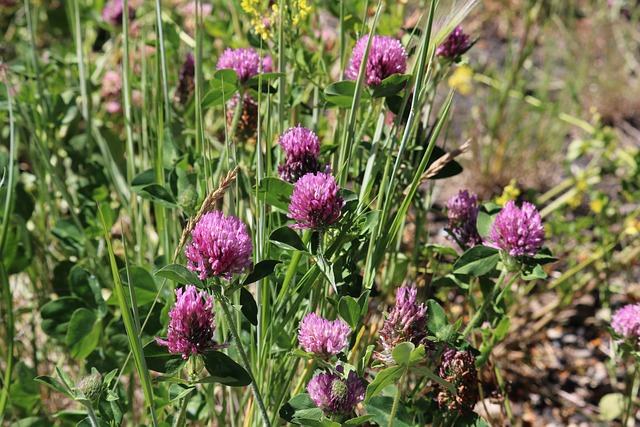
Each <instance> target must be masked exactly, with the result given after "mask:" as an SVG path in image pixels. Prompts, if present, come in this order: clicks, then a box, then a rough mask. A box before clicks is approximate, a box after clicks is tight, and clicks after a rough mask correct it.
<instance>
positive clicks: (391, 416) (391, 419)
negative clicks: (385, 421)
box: [388, 366, 409, 427]
mask: <svg viewBox="0 0 640 427" xmlns="http://www.w3.org/2000/svg"><path fill="white" fill-rule="evenodd" d="M407 372H409V367H408V366H407V367H406V368H405V370H404V373H403V374H402V377H401V378H400V382H399V383H398V392H397V393H396V397H394V398H393V406H392V407H391V413H390V414H389V426H388V427H393V422H394V421H395V418H396V412H398V403H400V389H401V387H402V384H404V380H405V378H406V377H407Z"/></svg>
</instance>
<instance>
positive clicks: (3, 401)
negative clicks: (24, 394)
mask: <svg viewBox="0 0 640 427" xmlns="http://www.w3.org/2000/svg"><path fill="white" fill-rule="evenodd" d="M0 286H1V288H0V289H2V295H3V296H4V303H5V307H6V310H7V312H6V322H7V337H6V339H7V366H6V369H5V371H4V375H3V377H2V394H1V395H0V420H1V419H3V418H4V411H5V408H6V406H7V399H8V397H9V386H10V385H11V376H12V373H13V362H14V359H13V338H14V332H15V326H14V321H13V299H12V298H13V297H12V294H11V287H10V285H9V278H8V277H7V275H6V273H5V271H4V264H3V263H2V262H0Z"/></svg>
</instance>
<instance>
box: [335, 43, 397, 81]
mask: <svg viewBox="0 0 640 427" xmlns="http://www.w3.org/2000/svg"><path fill="white" fill-rule="evenodd" d="M368 40H369V35H368V34H367V35H366V36H364V37H362V38H361V39H360V40H358V41H357V42H356V46H355V47H354V48H353V52H352V53H351V60H350V61H349V65H348V66H347V69H346V70H345V72H344V75H345V77H346V78H348V79H350V80H357V79H358V72H359V71H360V64H362V58H364V51H365V50H366V49H367V42H368ZM406 69H407V53H406V52H405V50H404V47H402V43H400V41H399V40H398V39H395V38H393V37H386V36H373V40H372V41H371V48H370V49H369V56H368V58H367V69H366V74H365V80H364V82H365V84H366V85H367V86H369V87H372V86H377V85H379V84H380V82H381V81H382V80H384V79H386V78H387V77H389V76H391V75H392V74H402V73H404V72H405V70H406Z"/></svg>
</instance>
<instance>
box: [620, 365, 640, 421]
mask: <svg viewBox="0 0 640 427" xmlns="http://www.w3.org/2000/svg"><path fill="white" fill-rule="evenodd" d="M638 365H639V362H638V361H637V360H634V362H633V372H631V375H630V376H631V384H629V381H627V386H629V395H628V398H627V401H626V402H625V411H624V418H623V423H622V425H623V427H626V426H628V425H629V418H630V417H631V414H632V410H633V401H634V400H635V396H637V395H638V386H639V385H640V383H639V382H638V381H637V379H638V367H639V366H638Z"/></svg>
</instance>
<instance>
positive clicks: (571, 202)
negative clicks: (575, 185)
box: [567, 191, 582, 209]
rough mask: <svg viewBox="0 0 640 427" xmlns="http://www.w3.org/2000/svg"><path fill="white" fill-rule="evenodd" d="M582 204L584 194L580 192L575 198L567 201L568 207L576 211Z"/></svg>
mask: <svg viewBox="0 0 640 427" xmlns="http://www.w3.org/2000/svg"><path fill="white" fill-rule="evenodd" d="M581 204H582V193H581V192H580V191H577V192H576V193H575V194H574V195H573V196H571V197H569V199H568V200H567V205H569V207H570V208H571V209H576V208H577V207H579V206H580V205H581Z"/></svg>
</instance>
